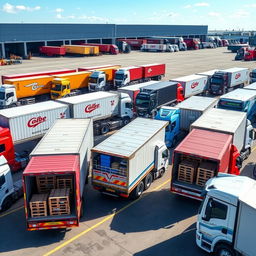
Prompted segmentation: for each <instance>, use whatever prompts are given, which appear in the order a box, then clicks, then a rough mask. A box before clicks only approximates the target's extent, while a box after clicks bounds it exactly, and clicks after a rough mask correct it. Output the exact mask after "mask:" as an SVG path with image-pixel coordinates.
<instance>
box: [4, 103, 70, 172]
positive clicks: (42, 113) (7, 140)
mask: <svg viewBox="0 0 256 256" xmlns="http://www.w3.org/2000/svg"><path fill="white" fill-rule="evenodd" d="M69 117H70V115H69V109H68V106H67V105H66V104H61V103H59V102H54V101H45V102H41V103H36V104H34V105H33V108H31V106H29V105H27V106H21V107H17V108H8V109H3V110H0V140H1V144H0V148H1V152H0V155H3V156H4V157H5V158H6V160H7V161H8V164H9V165H10V168H11V169H12V170H13V171H17V170H20V169H22V168H24V167H25V166H26V164H27V160H28V159H27V154H25V153H24V154H22V155H18V154H16V153H15V148H14V145H17V144H21V143H24V142H28V141H32V140H36V139H39V138H41V137H42V136H43V135H44V134H45V133H46V132H47V130H48V129H49V128H50V127H51V126H52V124H53V123H54V121H55V120H56V119H58V118H69Z"/></svg>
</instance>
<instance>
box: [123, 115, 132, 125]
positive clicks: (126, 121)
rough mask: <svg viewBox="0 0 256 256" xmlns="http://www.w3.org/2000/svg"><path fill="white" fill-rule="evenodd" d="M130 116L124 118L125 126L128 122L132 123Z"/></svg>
mask: <svg viewBox="0 0 256 256" xmlns="http://www.w3.org/2000/svg"><path fill="white" fill-rule="evenodd" d="M130 121H131V120H130V118H129V117H125V118H124V119H123V126H125V125H127V124H129V123H130Z"/></svg>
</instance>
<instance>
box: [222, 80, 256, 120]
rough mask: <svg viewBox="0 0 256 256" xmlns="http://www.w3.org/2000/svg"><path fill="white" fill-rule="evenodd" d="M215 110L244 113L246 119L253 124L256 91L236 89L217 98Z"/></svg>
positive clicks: (255, 113)
mask: <svg viewBox="0 0 256 256" xmlns="http://www.w3.org/2000/svg"><path fill="white" fill-rule="evenodd" d="M249 86H250V85H249ZM217 108H221V109H229V110H235V111H240V112H246V113H247V119H249V120H250V121H251V122H253V121H255V118H256V90H253V89H249V88H248V89H236V90H234V91H231V92H229V93H226V94H224V95H222V96H221V97H220V98H219V101H218V105H217Z"/></svg>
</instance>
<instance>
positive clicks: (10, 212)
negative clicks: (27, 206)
mask: <svg viewBox="0 0 256 256" xmlns="http://www.w3.org/2000/svg"><path fill="white" fill-rule="evenodd" d="M22 208H24V206H20V207H18V208H15V209H13V210H11V211H9V212H6V213H3V214H1V215H0V218H2V217H4V216H7V215H9V214H12V213H14V212H17V211H18V210H20V209H22Z"/></svg>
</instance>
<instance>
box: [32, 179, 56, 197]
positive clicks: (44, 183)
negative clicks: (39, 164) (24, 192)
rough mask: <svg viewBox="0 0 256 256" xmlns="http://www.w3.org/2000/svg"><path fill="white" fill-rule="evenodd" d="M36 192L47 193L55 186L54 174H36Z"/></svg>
mask: <svg viewBox="0 0 256 256" xmlns="http://www.w3.org/2000/svg"><path fill="white" fill-rule="evenodd" d="M36 184H37V190H38V193H48V192H50V191H51V189H54V188H56V176H53V175H42V176H36Z"/></svg>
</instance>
